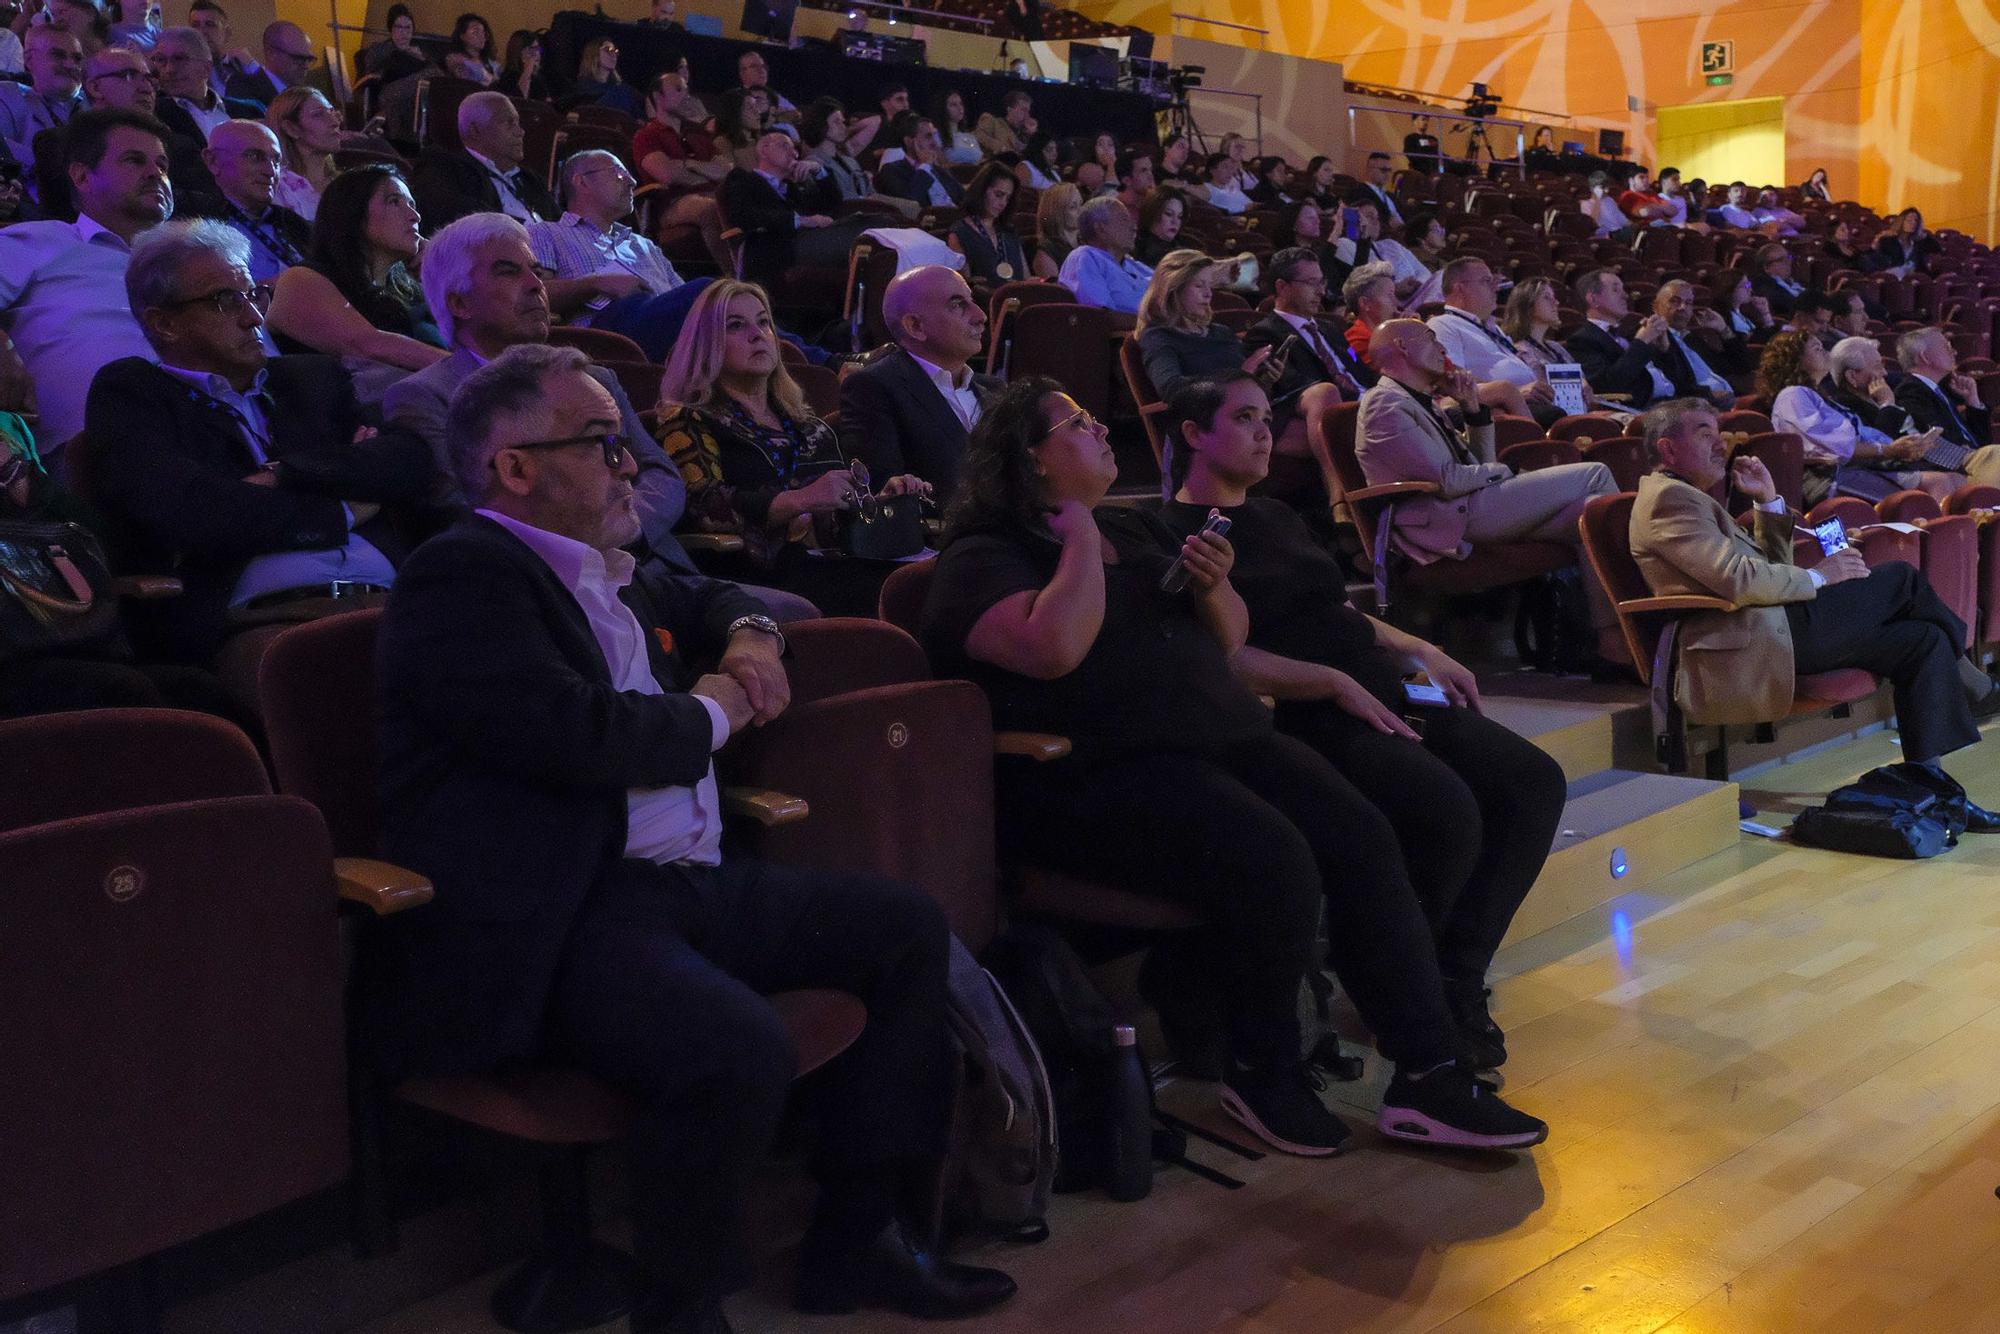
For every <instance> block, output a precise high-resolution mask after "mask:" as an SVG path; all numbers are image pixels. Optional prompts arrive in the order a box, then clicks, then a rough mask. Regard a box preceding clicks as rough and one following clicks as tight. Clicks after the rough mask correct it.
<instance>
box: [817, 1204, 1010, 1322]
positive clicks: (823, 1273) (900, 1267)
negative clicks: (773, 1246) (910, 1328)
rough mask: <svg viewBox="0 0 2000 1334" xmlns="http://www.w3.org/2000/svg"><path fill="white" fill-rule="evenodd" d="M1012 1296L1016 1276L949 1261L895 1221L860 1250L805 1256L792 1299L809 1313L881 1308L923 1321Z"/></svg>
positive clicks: (977, 1309)
mask: <svg viewBox="0 0 2000 1334" xmlns="http://www.w3.org/2000/svg"><path fill="white" fill-rule="evenodd" d="M1013 1295H1014V1280H1013V1279H1011V1278H1008V1277H1007V1276H1006V1275H1005V1274H1003V1273H1001V1272H1000V1271H999V1270H997V1269H983V1268H980V1267H979V1266H977V1265H962V1264H957V1263H954V1262H953V1261H951V1260H947V1259H945V1258H944V1257H943V1256H942V1255H939V1254H937V1253H935V1252H933V1251H930V1250H927V1249H925V1248H924V1247H923V1246H922V1245H921V1244H919V1243H918V1242H917V1240H916V1238H915V1237H914V1236H913V1235H912V1234H911V1232H910V1231H909V1230H908V1229H907V1228H905V1227H904V1226H903V1224H902V1223H901V1222H900V1221H892V1222H891V1223H890V1224H889V1225H888V1226H887V1227H885V1228H883V1229H882V1231H881V1232H880V1233H878V1234H877V1235H876V1236H875V1237H874V1239H873V1240H871V1241H869V1242H868V1243H867V1244H866V1245H865V1246H863V1247H861V1248H860V1249H859V1250H858V1251H851V1252H848V1253H846V1254H824V1253H822V1254H807V1255H803V1256H801V1257H800V1260H799V1286H798V1295H797V1298H796V1300H795V1302H794V1304H795V1305H796V1306H797V1307H798V1309H799V1310H801V1311H803V1312H805V1313H806V1314H807V1315H849V1314H852V1313H853V1312H855V1311H858V1310H860V1309H861V1308H863V1307H877V1308H880V1309H883V1310H888V1311H899V1312H901V1313H902V1314H904V1315H910V1316H916V1317H918V1318H919V1319H923V1320H952V1319H957V1318H959V1317H962V1316H969V1315H977V1314H978V1313H979V1312H981V1311H984V1310H987V1309H988V1308H990V1307H994V1306H998V1305H999V1304H1000V1303H1001V1302H1004V1301H1006V1300H1007V1299H1008V1298H1009V1297H1012V1296H1013Z"/></svg>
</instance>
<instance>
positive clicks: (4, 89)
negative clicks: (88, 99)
mask: <svg viewBox="0 0 2000 1334" xmlns="http://www.w3.org/2000/svg"><path fill="white" fill-rule="evenodd" d="M25 59H26V62H27V66H28V79H29V82H28V83H27V84H19V83H15V82H14V81H13V80H11V79H0V140H5V141H6V149H7V152H8V153H9V154H10V155H12V157H13V159H14V160H15V161H16V162H18V163H20V164H21V166H22V167H23V168H24V169H26V170H28V171H33V170H34V168H35V136H36V135H38V134H40V133H41V132H42V131H43V130H49V129H54V128H55V127H56V126H58V125H62V124H66V123H67V122H68V121H69V118H70V117H71V116H73V115H75V114H76V113H77V112H79V111H81V110H83V93H82V87H83V47H82V46H80V45H79V44H78V43H77V40H76V38H74V37H72V36H70V35H69V34H68V33H66V32H64V31H63V30H62V29H61V28H52V27H49V26H47V25H43V26H42V27H38V28H30V29H29V30H28V40H27V45H26V57H25Z"/></svg>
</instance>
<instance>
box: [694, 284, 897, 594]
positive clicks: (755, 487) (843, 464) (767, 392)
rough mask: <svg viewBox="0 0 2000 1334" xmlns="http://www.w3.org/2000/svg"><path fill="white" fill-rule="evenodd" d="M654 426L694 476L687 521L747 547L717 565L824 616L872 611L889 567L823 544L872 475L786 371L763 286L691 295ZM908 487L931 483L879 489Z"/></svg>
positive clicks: (714, 288) (890, 492)
mask: <svg viewBox="0 0 2000 1334" xmlns="http://www.w3.org/2000/svg"><path fill="white" fill-rule="evenodd" d="M659 431H660V444H661V446H662V447H664V448H665V449H666V451H667V454H668V456H669V457H671V458H672V459H673V461H674V466H676V467H678V468H679V469H680V470H681V477H682V478H683V479H684V480H685V481H686V482H687V492H688V502H687V517H686V518H685V519H683V520H682V527H683V528H687V529H690V530H693V531H697V532H707V533H727V534H733V535H735V536H738V537H741V538H742V539H743V543H744V551H743V555H742V556H741V557H736V558H729V559H727V560H726V561H724V562H722V564H723V565H726V566H727V567H728V568H720V567H718V568H716V569H715V570H714V573H717V574H720V575H723V576H725V577H729V578H738V577H741V578H746V579H754V580H755V581H756V582H758V583H764V584H772V585H775V586H776V587H779V588H782V589H784V590H786V591H787V592H791V593H797V594H798V595H799V596H801V597H805V598H809V599H811V600H812V601H813V602H814V603H816V604H818V606H819V609H820V610H821V611H822V612H823V613H825V614H827V615H829V616H872V615H874V614H875V605H876V599H877V596H878V594H879V593H880V592H881V588H882V580H883V579H884V578H886V577H887V576H888V572H889V570H890V568H891V567H890V566H889V565H887V564H884V563H880V562H875V561H865V560H857V559H853V558H850V557H847V556H843V555H841V554H839V553H838V552H837V551H826V550H824V549H823V548H825V547H828V546H831V545H832V544H833V543H832V535H833V530H834V528H835V525H836V523H837V521H838V519H839V517H840V515H841V514H843V513H845V512H846V511H849V510H852V509H854V508H856V506H857V505H858V504H859V503H860V501H861V498H862V497H863V496H865V495H867V494H868V493H869V491H870V489H871V488H870V486H869V479H868V478H867V477H866V476H865V475H863V474H858V473H856V472H855V471H853V470H851V468H850V465H849V464H848V461H847V460H846V458H845V457H843V456H842V454H841V452H840V445H839V442H838V441H837V440H836V438H835V436H834V433H833V428H832V427H830V426H828V425H827V424H826V423H825V422H823V421H821V420H820V419H819V418H818V417H816V416H814V415H813V413H812V410H811V409H810V408H808V407H807V406H806V401H805V396H804V395H803V394H802V393H801V392H800V390H799V386H798V383H797V382H796V381H795V380H793V379H792V377H791V375H790V373H789V372H787V371H786V369H785V363H784V359H783V358H782V357H781V356H780V355H779V352H778V335H777V326H776V324H775V322H774V321H773V319H772V316H771V302H770V298H769V297H768V296H766V295H765V293H764V289H763V288H761V287H759V286H757V285H756V284H755V283H745V282H737V281H735V280H733V279H722V280H718V281H716V282H713V283H710V284H709V286H708V290H707V291H705V292H703V293H702V294H701V297H700V299H698V300H697V301H696V302H695V303H694V307H693V309H691V310H690V311H689V312H688V317H687V323H686V324H685V325H683V326H682V329H681V334H680V337H679V338H678V339H676V340H675V342H674V351H673V356H672V358H671V359H670V360H669V361H668V362H667V370H666V374H665V376H664V377H663V378H662V379H661V381H660V425H659ZM906 493H916V494H919V495H928V494H929V493H930V484H929V483H928V482H925V481H924V480H922V479H921V478H918V477H911V476H902V477H890V478H886V479H884V480H883V481H882V482H881V485H880V486H879V488H878V489H876V494H878V495H881V496H897V495H903V494H906ZM816 546H817V547H820V548H822V550H820V551H817V552H815V551H813V550H812V548H814V547H816Z"/></svg>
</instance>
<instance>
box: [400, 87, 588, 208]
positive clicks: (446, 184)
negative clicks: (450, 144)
mask: <svg viewBox="0 0 2000 1334" xmlns="http://www.w3.org/2000/svg"><path fill="white" fill-rule="evenodd" d="M458 138H459V142H460V143H462V144H463V145H464V147H462V148H445V147H442V146H433V147H431V148H427V149H425V150H424V154H423V156H422V157H420V158H418V159H417V165H416V168H415V169H414V170H413V171H412V172H411V173H410V193H411V195H413V196H414V197H415V198H416V201H417V209H418V211H419V212H421V213H422V214H423V219H424V230H425V231H426V232H435V231H436V230H437V229H438V228H440V227H443V226H444V225H445V224H447V223H450V222H456V221H457V220H458V219H460V218H462V217H464V216H465V215H466V214H468V213H505V214H506V215H507V216H508V217H510V218H512V219H514V220H515V221H516V222H545V221H548V220H551V219H554V218H559V217H561V216H562V209H561V208H560V207H559V206H558V205H557V204H556V201H555V197H554V196H553V195H551V194H550V193H549V187H548V184H547V183H546V182H545V181H543V180H542V179H541V177H539V176H537V175H535V173H534V171H533V170H532V169H531V168H528V167H525V166H523V165H521V164H522V159H523V158H524V157H525V155H526V135H525V133H524V132H523V130H522V128H521V113H520V112H519V111H518V110H516V109H515V107H514V104H513V102H511V101H509V100H508V97H507V94H505V93H495V92H483V93H474V94H473V95H472V96H470V97H468V98H466V99H465V100H464V101H463V102H460V103H459V104H458Z"/></svg>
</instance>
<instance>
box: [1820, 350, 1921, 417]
mask: <svg viewBox="0 0 2000 1334" xmlns="http://www.w3.org/2000/svg"><path fill="white" fill-rule="evenodd" d="M1822 393H1823V394H1824V396H1825V398H1826V401H1827V402H1829V403H1831V404H1833V405H1834V406H1835V407H1837V408H1840V409H1842V410H1843V411H1845V412H1847V413H1848V414H1850V415H1851V416H1853V417H1854V418H1855V419H1856V420H1857V421H1861V422H1865V423H1867V424H1868V425H1870V426H1872V427H1874V428H1875V429H1876V430H1878V431H1880V432H1882V433H1883V434H1884V435H1889V436H1899V435H1903V434H1906V433H1907V432H1908V431H1909V429H1910V413H1909V410H1908V409H1907V408H1905V407H1904V406H1903V405H1902V404H1900V403H1898V402H1897V401H1896V390H1895V388H1894V386H1893V385H1891V384H1890V383H1889V365H1888V363H1887V362H1885V361H1883V360H1882V348H1881V345H1880V344H1878V343H1877V342H1876V341H1875V340H1874V339H1873V338H1867V337H1862V336H1855V337H1851V338H1843V339H1841V340H1840V341H1839V342H1838V343H1835V344H1834V345H1833V349H1832V350H1831V351H1830V352H1828V353H1827V354H1826V382H1825V384H1824V385H1823V386H1822Z"/></svg>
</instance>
